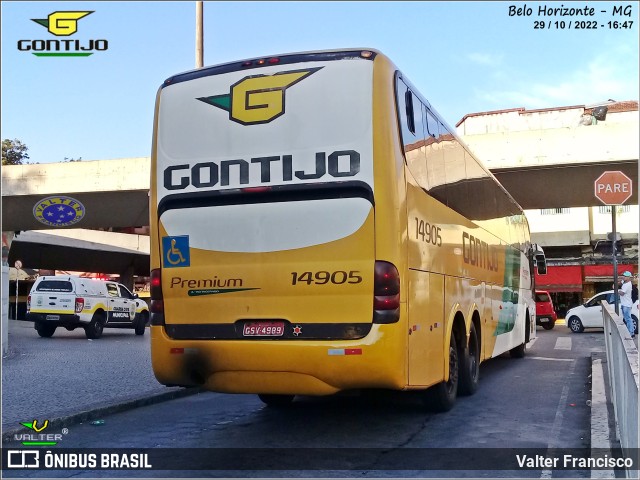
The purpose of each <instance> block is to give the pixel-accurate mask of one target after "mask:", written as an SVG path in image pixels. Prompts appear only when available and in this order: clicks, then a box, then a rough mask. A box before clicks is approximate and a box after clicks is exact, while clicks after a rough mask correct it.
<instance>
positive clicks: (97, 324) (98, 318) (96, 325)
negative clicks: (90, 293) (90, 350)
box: [84, 311, 105, 340]
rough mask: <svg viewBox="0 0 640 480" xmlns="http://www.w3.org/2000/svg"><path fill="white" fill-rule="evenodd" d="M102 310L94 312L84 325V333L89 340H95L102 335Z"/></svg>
mask: <svg viewBox="0 0 640 480" xmlns="http://www.w3.org/2000/svg"><path fill="white" fill-rule="evenodd" d="M104 318H105V316H104V312H101V311H100V312H96V313H94V314H93V317H92V318H91V322H90V323H89V325H87V326H86V327H84V333H85V335H86V336H87V338H88V339H89V340H97V339H98V338H100V337H101V336H102V330H103V329H104Z"/></svg>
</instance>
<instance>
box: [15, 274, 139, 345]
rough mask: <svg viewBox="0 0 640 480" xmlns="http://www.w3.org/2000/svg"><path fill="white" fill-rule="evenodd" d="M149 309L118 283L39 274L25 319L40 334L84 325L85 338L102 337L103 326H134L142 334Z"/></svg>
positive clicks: (28, 303) (136, 331) (44, 335)
mask: <svg viewBox="0 0 640 480" xmlns="http://www.w3.org/2000/svg"><path fill="white" fill-rule="evenodd" d="M148 318H149V308H148V307H147V304H146V302H145V301H144V300H140V299H139V298H138V295H137V294H133V293H131V292H130V291H129V289H128V288H127V287H125V286H124V285H122V284H121V283H117V282H112V281H102V280H92V279H90V278H81V277H77V276H73V275H64V276H62V275H56V276H42V277H39V278H38V279H37V280H36V282H35V283H34V284H33V287H32V288H31V292H30V293H29V298H28V300H27V320H30V321H32V322H34V326H35V329H36V331H37V332H38V334H39V335H40V336H41V337H51V336H52V335H53V334H54V333H55V331H56V328H58V327H64V328H66V329H67V330H74V329H76V328H78V327H81V328H84V331H85V334H86V335H87V338H90V339H96V338H100V337H101V336H102V330H103V328H105V327H114V328H133V329H134V330H135V333H136V335H144V332H145V328H146V324H147V320H148Z"/></svg>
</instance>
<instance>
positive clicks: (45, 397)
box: [2, 320, 200, 440]
mask: <svg viewBox="0 0 640 480" xmlns="http://www.w3.org/2000/svg"><path fill="white" fill-rule="evenodd" d="M8 334H9V352H8V354H7V355H6V356H5V357H4V358H3V359H2V435H3V440H4V439H5V438H7V437H11V436H12V435H13V434H14V433H17V432H19V431H27V429H25V428H24V427H22V426H21V422H31V421H33V420H34V419H37V420H39V421H44V420H49V424H50V425H51V426H55V427H58V426H63V425H64V426H68V425H72V424H74V423H80V422H86V421H91V420H96V419H100V418H102V417H103V416H106V415H108V414H111V413H115V412H118V411H123V410H128V409H131V408H135V407H138V406H141V405H148V404H151V403H157V402H161V401H166V400H169V399H172V398H177V397H179V396H184V395H190V394H193V393H197V392H198V391H200V390H199V389H184V388H179V387H172V388H168V387H165V386H164V385H161V384H160V383H158V381H157V380H156V378H155V376H154V374H153V370H152V368H151V355H150V346H149V343H150V336H149V331H148V329H147V332H145V335H144V336H137V335H135V334H134V333H133V330H128V329H127V330H125V329H105V330H104V334H103V337H102V338H100V339H98V340H94V341H91V340H88V339H86V337H85V334H84V331H83V330H82V329H76V330H74V331H73V332H69V331H67V330H65V329H64V328H59V329H57V330H56V333H55V334H54V336H53V337H52V338H50V339H47V338H40V337H39V336H38V334H37V332H36V331H35V330H34V328H33V323H31V322H26V321H21V320H9V329H8Z"/></svg>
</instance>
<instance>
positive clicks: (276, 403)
mask: <svg viewBox="0 0 640 480" xmlns="http://www.w3.org/2000/svg"><path fill="white" fill-rule="evenodd" d="M294 396H295V395H266V394H260V395H258V398H260V400H262V402H263V403H265V404H266V405H267V406H269V407H286V406H288V405H291V402H293V397H294Z"/></svg>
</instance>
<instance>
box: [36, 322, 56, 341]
mask: <svg viewBox="0 0 640 480" xmlns="http://www.w3.org/2000/svg"><path fill="white" fill-rule="evenodd" d="M35 328H36V332H38V335H40V336H41V337H42V338H51V337H53V334H54V333H55V331H56V328H58V327H57V325H51V324H47V323H36V325H35Z"/></svg>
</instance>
